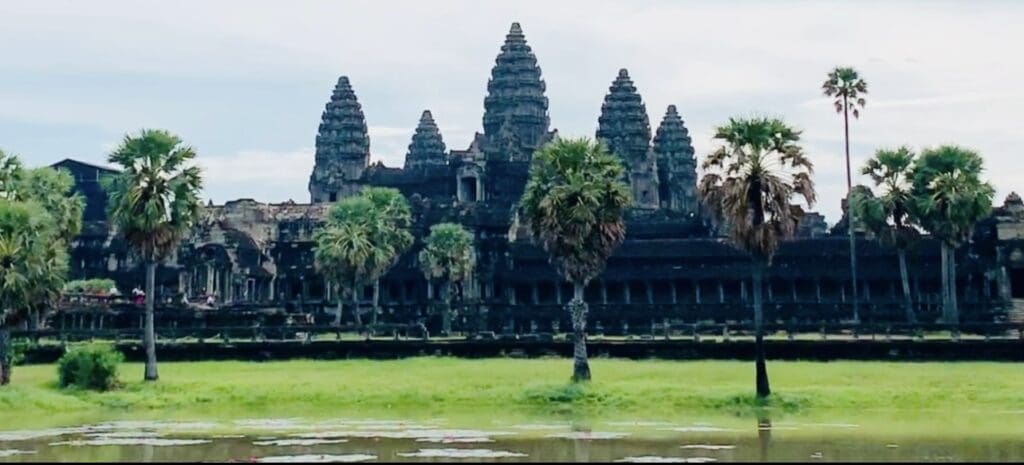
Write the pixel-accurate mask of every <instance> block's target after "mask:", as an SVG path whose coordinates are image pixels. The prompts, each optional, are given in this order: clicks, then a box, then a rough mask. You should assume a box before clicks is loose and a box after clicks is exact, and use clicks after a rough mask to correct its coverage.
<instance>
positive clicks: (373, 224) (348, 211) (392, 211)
mask: <svg viewBox="0 0 1024 465" xmlns="http://www.w3.org/2000/svg"><path fill="white" fill-rule="evenodd" d="M410 222H411V219H410V215H409V205H408V202H407V201H406V200H405V197H403V196H402V194H401V193H399V192H398V191H397V190H394V189H382V188H370V189H366V191H364V192H363V193H361V194H360V195H358V196H355V197H349V198H346V199H343V200H341V201H340V202H338V203H337V204H335V205H334V207H332V208H331V210H330V212H329V213H328V217H327V222H326V224H325V226H324V228H323V229H321V230H319V231H317V234H316V235H315V238H314V239H315V240H316V242H317V245H316V248H315V251H314V253H315V257H314V258H315V262H316V266H317V269H318V270H320V272H321V273H323V274H324V275H325V276H326V277H327V279H328V281H330V282H331V283H333V285H334V286H335V288H336V289H337V291H338V294H339V295H338V299H339V300H338V310H337V314H336V316H335V322H334V323H335V324H336V325H340V324H341V312H342V303H341V294H342V293H343V291H344V290H347V291H348V292H349V293H350V295H351V298H352V306H353V313H354V316H355V320H356V325H357V326H359V327H362V314H361V312H360V309H359V297H360V295H361V291H362V289H363V287H364V286H366V285H367V284H369V283H374V282H376V281H378V280H379V279H380V278H381V277H382V276H383V275H384V274H385V273H387V271H388V270H389V269H391V267H393V266H394V264H395V262H396V261H397V260H398V257H399V256H400V255H401V253H402V252H404V251H405V250H406V249H408V248H409V246H410V245H411V243H412V235H411V234H410V233H409V231H408V227H409V223H410Z"/></svg>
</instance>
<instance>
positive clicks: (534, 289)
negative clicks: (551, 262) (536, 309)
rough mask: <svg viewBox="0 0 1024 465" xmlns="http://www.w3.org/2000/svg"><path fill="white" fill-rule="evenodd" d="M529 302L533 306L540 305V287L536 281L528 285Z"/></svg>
mask: <svg viewBox="0 0 1024 465" xmlns="http://www.w3.org/2000/svg"><path fill="white" fill-rule="evenodd" d="M530 301H531V303H532V304H534V305H537V304H539V303H540V285H539V284H537V281H533V282H531V283H530Z"/></svg>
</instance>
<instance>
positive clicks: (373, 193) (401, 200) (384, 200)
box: [362, 187, 413, 324]
mask: <svg viewBox="0 0 1024 465" xmlns="http://www.w3.org/2000/svg"><path fill="white" fill-rule="evenodd" d="M362 195H363V196H365V197H366V198H368V199H370V202H372V203H373V204H374V206H375V207H376V209H377V210H378V211H379V213H380V215H381V219H382V220H383V221H384V222H385V223H386V225H385V227H383V228H380V229H379V231H380V233H381V235H382V237H381V239H380V240H381V241H383V242H384V243H386V244H388V246H390V248H391V251H392V253H391V256H390V257H388V260H387V261H386V262H384V263H382V264H381V265H382V270H381V272H380V274H379V276H377V277H376V278H375V279H374V280H373V315H372V320H371V324H376V323H377V314H378V313H380V278H381V277H383V275H384V274H387V272H388V271H389V270H390V269H391V268H394V266H395V264H396V263H398V259H399V258H401V257H402V255H404V254H405V252H406V251H408V250H409V247H412V242H413V237H412V234H411V233H409V227H410V226H411V224H412V212H411V209H410V208H409V201H408V200H406V199H405V196H404V195H402V193H401V192H400V191H399V190H398V189H394V188H390V187H367V188H366V189H364V190H363V192H362Z"/></svg>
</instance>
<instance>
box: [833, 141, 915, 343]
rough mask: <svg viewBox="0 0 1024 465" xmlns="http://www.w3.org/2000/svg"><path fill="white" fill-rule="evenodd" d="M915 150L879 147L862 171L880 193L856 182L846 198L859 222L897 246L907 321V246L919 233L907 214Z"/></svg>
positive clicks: (910, 318) (909, 313)
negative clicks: (875, 193) (877, 194)
mask: <svg viewBox="0 0 1024 465" xmlns="http://www.w3.org/2000/svg"><path fill="white" fill-rule="evenodd" d="M914 157H915V154H914V152H913V151H912V150H910V148H908V147H899V148H897V149H893V150H888V149H882V150H878V151H877V152H875V156H874V157H873V158H871V159H870V160H868V161H867V163H866V164H865V165H864V168H863V169H862V170H861V174H864V175H867V176H869V177H870V178H871V180H872V181H874V184H875V188H876V189H878V190H879V194H880V196H878V197H876V196H875V195H874V193H873V192H872V191H871V189H869V188H867V187H865V186H857V187H855V188H854V190H853V195H852V196H851V197H850V198H851V200H850V202H849V205H850V207H849V208H850V211H853V212H854V214H855V215H856V217H857V219H858V220H859V222H860V224H862V225H864V226H865V227H866V228H867V229H868V230H870V231H872V232H873V233H874V234H875V236H876V237H878V238H879V240H880V241H881V242H882V243H883V244H885V245H888V246H890V247H894V248H895V249H896V254H897V256H898V258H899V263H900V281H901V283H902V285H903V309H904V312H905V314H906V317H907V321H908V322H909V323H916V322H917V316H916V315H915V314H914V306H913V302H912V300H911V295H910V276H909V273H908V271H907V247H908V245H909V244H910V243H911V242H912V241H914V240H915V239H916V238H917V237H918V236H919V234H918V232H917V229H916V228H914V226H913V224H914V218H913V217H911V216H910V212H911V210H912V208H911V205H910V203H911V202H912V200H913V197H912V195H913V193H912V192H911V184H910V175H911V169H912V168H913V165H914Z"/></svg>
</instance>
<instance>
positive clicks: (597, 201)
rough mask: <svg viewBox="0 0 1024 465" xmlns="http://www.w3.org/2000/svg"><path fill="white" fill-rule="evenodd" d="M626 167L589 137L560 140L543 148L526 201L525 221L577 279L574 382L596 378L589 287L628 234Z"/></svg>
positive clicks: (572, 305)
mask: <svg viewBox="0 0 1024 465" xmlns="http://www.w3.org/2000/svg"><path fill="white" fill-rule="evenodd" d="M623 170H624V169H623V167H622V164H621V163H620V162H619V160H618V159H617V158H615V157H614V156H613V155H611V154H610V153H608V150H607V149H606V148H605V147H604V146H603V145H600V144H595V143H593V142H591V141H590V140H588V139H586V138H581V139H560V138H559V139H555V140H554V141H552V142H550V143H548V144H547V145H545V146H544V147H542V148H541V149H540V150H538V151H537V152H536V153H535V154H534V157H533V162H532V165H531V166H530V177H529V180H528V181H527V183H526V191H525V193H524V194H523V198H522V200H521V201H520V208H521V209H522V214H523V219H524V221H525V222H526V225H527V227H528V229H529V231H530V234H531V235H532V236H533V238H534V240H536V241H538V242H540V244H541V245H542V246H543V247H544V250H545V251H547V253H548V255H549V256H550V260H551V263H552V264H553V265H554V266H555V268H556V269H557V270H558V272H559V273H560V274H561V275H562V277H563V278H565V279H566V280H567V281H570V282H572V284H573V288H574V293H573V299H572V300H571V301H570V302H569V304H568V309H569V311H570V314H571V315H572V327H573V341H574V345H573V376H572V379H573V381H586V380H589V379H590V365H589V363H588V362H587V339H586V324H587V320H586V317H587V304H586V302H585V301H584V300H583V289H584V287H585V286H586V285H587V283H588V282H590V280H591V279H593V278H594V277H596V276H597V275H598V274H600V273H601V271H603V270H604V267H605V264H606V262H607V260H608V257H609V256H611V254H612V252H613V251H615V249H616V248H617V247H618V246H619V244H621V243H622V241H623V240H624V239H625V237H626V224H625V221H624V220H623V214H624V211H625V209H626V208H627V207H628V206H629V205H630V202H631V199H630V196H629V187H628V186H627V185H626V184H624V183H623V182H622V181H621V179H622V177H623Z"/></svg>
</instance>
